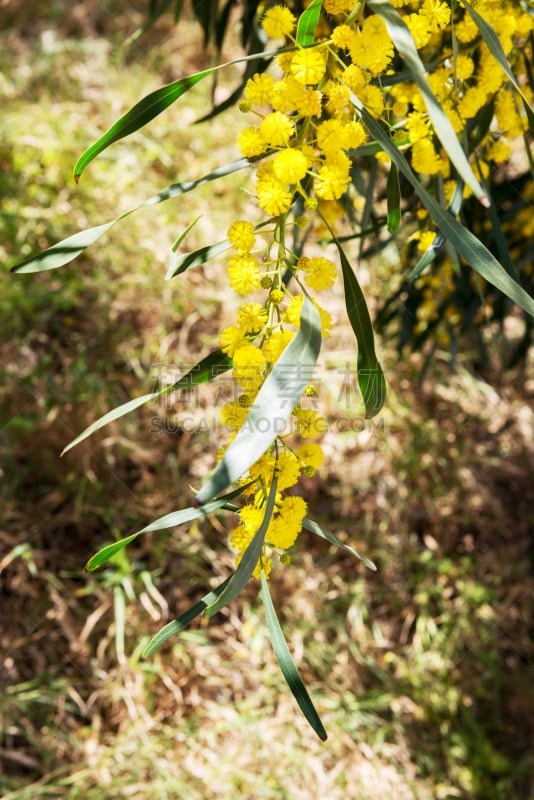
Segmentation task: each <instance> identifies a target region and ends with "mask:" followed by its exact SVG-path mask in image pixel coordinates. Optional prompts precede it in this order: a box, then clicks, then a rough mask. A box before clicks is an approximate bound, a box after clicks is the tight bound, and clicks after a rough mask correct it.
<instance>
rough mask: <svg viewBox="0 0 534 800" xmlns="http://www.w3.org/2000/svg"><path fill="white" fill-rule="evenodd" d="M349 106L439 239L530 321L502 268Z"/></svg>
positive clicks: (521, 295) (528, 305) (528, 300)
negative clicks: (431, 222)
mask: <svg viewBox="0 0 534 800" xmlns="http://www.w3.org/2000/svg"><path fill="white" fill-rule="evenodd" d="M351 102H352V103H353V104H354V105H355V106H356V108H357V109H358V111H359V113H360V115H361V117H362V119H363V121H364V124H365V125H366V126H367V128H368V129H369V131H370V133H371V134H372V136H373V137H374V138H375V139H376V140H377V141H379V142H380V144H381V145H382V147H383V148H384V150H385V152H386V153H387V154H388V155H389V157H390V158H391V160H392V161H393V162H394V163H395V164H396V165H397V167H398V169H399V172H402V174H403V175H404V177H405V178H406V179H407V180H408V181H409V182H410V183H411V185H412V186H413V188H414V190H415V192H416V194H417V195H418V197H419V199H420V200H421V202H422V203H423V205H424V206H425V208H426V209H427V211H428V213H429V214H430V216H431V217H432V218H433V220H434V222H435V223H436V225H437V226H438V228H439V229H440V230H441V232H442V233H443V235H444V236H445V237H446V238H447V239H448V241H449V242H450V243H451V244H452V245H453V247H454V248H455V249H456V250H457V251H458V253H459V254H460V255H461V256H462V258H463V259H464V260H465V261H467V263H468V264H470V265H471V266H472V267H473V269H474V270H475V271H476V272H478V273H479V275H482V277H483V278H485V279H486V280H487V281H488V282H489V283H491V284H492V285H493V286H495V287H496V288H497V289H499V290H500V291H501V292H502V293H503V294H505V295H506V296H507V297H509V298H510V300H513V302H514V303H517V305H518V306H519V307H520V308H522V309H523V311H526V313H527V314H530V315H531V316H532V317H534V300H533V299H532V297H530V295H529V294H528V293H527V292H526V291H525V290H524V289H523V287H522V286H520V285H519V284H518V283H517V282H516V281H515V280H514V279H513V278H512V277H511V276H510V275H508V273H507V272H506V270H505V269H504V268H503V267H502V265H501V264H499V262H498V261H497V259H496V258H495V257H494V256H493V255H492V254H491V253H490V252H489V250H488V249H487V248H486V247H484V245H483V244H482V242H481V241H480V240H479V239H477V237H476V236H475V235H474V234H473V233H471V231H469V230H467V228H464V226H463V225H461V223H459V222H458V221H457V220H456V219H455V218H454V217H453V216H452V215H451V214H450V213H449V212H448V211H447V210H446V209H444V208H442V206H440V204H439V203H438V201H437V200H436V199H435V198H434V197H432V195H431V194H430V193H429V192H427V190H426V189H425V188H424V186H423V185H422V184H421V182H420V181H419V180H418V179H417V178H416V176H415V174H414V173H413V171H412V169H411V167H410V165H409V164H408V162H407V161H406V159H405V158H404V156H403V155H402V153H401V152H400V151H399V150H398V149H397V147H396V146H395V144H394V143H393V142H392V141H391V139H390V137H389V135H388V134H387V133H386V132H385V131H384V130H383V129H382V127H381V125H380V124H379V123H378V122H377V121H376V120H375V119H374V118H373V117H372V116H371V114H369V113H368V111H366V109H365V108H364V107H363V105H362V103H361V102H360V100H359V99H358V98H357V97H356V96H355V95H354V94H352V93H351Z"/></svg>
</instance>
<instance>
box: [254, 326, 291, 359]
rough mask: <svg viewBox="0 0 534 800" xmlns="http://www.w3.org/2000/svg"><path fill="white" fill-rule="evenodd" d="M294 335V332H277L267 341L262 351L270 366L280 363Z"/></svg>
mask: <svg viewBox="0 0 534 800" xmlns="http://www.w3.org/2000/svg"><path fill="white" fill-rule="evenodd" d="M294 335H295V334H294V333H293V332H292V331H287V330H285V331H277V332H276V333H273V334H272V336H270V337H269V338H268V339H267V341H266V342H265V343H264V345H263V347H262V350H263V352H264V354H265V358H266V359H267V361H268V362H269V363H270V364H275V363H276V362H277V361H278V359H279V358H280V356H281V355H282V353H283V352H284V350H285V349H286V347H287V346H288V344H289V342H290V341H291V339H292V338H293V337H294Z"/></svg>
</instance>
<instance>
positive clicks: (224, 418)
mask: <svg viewBox="0 0 534 800" xmlns="http://www.w3.org/2000/svg"><path fill="white" fill-rule="evenodd" d="M248 411H249V410H248V408H246V407H245V406H242V405H240V403H236V402H235V401H231V402H229V403H225V404H224V405H223V407H222V408H221V422H222V424H223V425H226V427H227V428H228V430H230V431H238V430H239V429H240V428H241V426H242V425H243V423H244V421H245V419H246V418H247V414H248Z"/></svg>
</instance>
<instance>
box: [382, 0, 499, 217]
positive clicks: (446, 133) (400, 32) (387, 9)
mask: <svg viewBox="0 0 534 800" xmlns="http://www.w3.org/2000/svg"><path fill="white" fill-rule="evenodd" d="M367 5H368V7H369V8H370V9H371V10H372V11H374V12H375V14H378V15H379V16H380V17H382V19H383V20H384V22H385V23H386V27H387V30H388V33H389V35H390V37H391V40H392V42H393V43H394V45H395V47H396V48H397V50H398V51H399V53H400V55H401V56H402V57H403V58H404V60H405V61H406V64H407V66H408V68H409V70H410V72H411V74H412V78H413V80H414V81H415V82H416V83H417V85H418V87H419V89H420V90H421V94H422V95H423V99H424V101H425V105H426V107H427V110H428V115H429V117H430V119H431V120H432V124H433V126H434V130H435V131H436V134H437V136H438V138H439V140H440V141H441V143H442V145H443V147H444V148H445V150H446V152H447V154H448V156H449V158H450V160H451V161H452V162H453V164H454V166H455V167H456V169H457V170H458V174H459V175H461V176H462V178H463V179H464V181H465V182H466V184H467V185H468V186H469V187H470V188H471V189H472V191H473V194H474V195H475V196H476V197H478V199H479V200H480V202H481V203H482V204H483V205H488V199H487V197H486V194H485V192H484V190H483V188H482V186H481V185H480V184H479V182H478V181H477V179H476V177H475V175H474V173H473V170H472V169H471V165H470V164H469V161H468V160H467V157H466V155H465V153H464V151H463V150H462V146H461V144H460V142H459V141H458V137H457V135H456V133H455V131H454V128H453V127H452V123H451V121H450V119H449V118H448V117H447V115H446V113H445V112H444V111H443V108H442V106H441V104H440V102H439V101H438V100H437V98H436V97H435V95H434V93H433V92H432V89H431V88H430V84H429V82H428V79H427V77H426V71H425V66H424V64H423V62H422V61H421V59H420V57H419V53H418V52H417V48H416V46H415V42H414V40H413V37H412V34H411V33H410V31H409V29H408V26H407V25H406V23H405V22H404V20H403V19H402V17H401V16H400V14H399V13H398V11H397V10H396V9H395V8H393V6H392V5H390V3H388V2H387V0H368V2H367Z"/></svg>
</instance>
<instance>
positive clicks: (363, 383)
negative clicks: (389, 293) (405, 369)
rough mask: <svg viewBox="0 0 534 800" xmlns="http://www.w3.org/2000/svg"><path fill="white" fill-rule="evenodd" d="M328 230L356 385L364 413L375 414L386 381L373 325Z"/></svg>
mask: <svg viewBox="0 0 534 800" xmlns="http://www.w3.org/2000/svg"><path fill="white" fill-rule="evenodd" d="M331 233H332V239H333V241H334V242H335V245H336V247H337V249H338V253H339V259H340V261H341V271H342V273H343V286H344V289H345V305H346V308H347V316H348V318H349V322H350V324H351V327H352V330H353V331H354V334H355V336H356V341H357V343H358V361H357V366H358V386H359V387H360V392H361V394H362V398H363V402H364V403H365V415H366V417H368V418H370V417H374V416H376V415H377V414H378V412H379V411H380V409H381V408H382V406H383V405H384V400H385V399H386V381H385V379H384V373H383V372H382V367H381V366H380V362H379V360H378V358H377V357H376V352H375V337H374V333H373V325H372V323H371V317H370V314H369V309H368V308H367V303H366V301H365V296H364V294H363V292H362V289H361V286H360V284H359V282H358V278H357V277H356V275H355V274H354V271H353V269H352V267H351V265H350V263H349V260H348V258H347V256H346V255H345V252H344V250H343V248H342V247H341V244H340V242H339V240H338V239H337V237H336V236H335V235H334V233H333V232H332V231H331Z"/></svg>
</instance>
